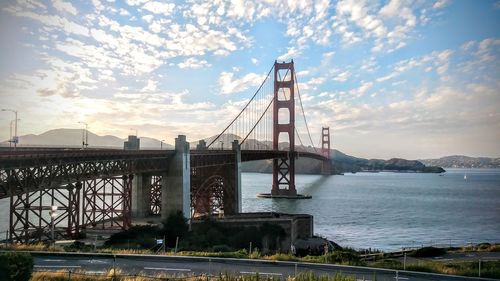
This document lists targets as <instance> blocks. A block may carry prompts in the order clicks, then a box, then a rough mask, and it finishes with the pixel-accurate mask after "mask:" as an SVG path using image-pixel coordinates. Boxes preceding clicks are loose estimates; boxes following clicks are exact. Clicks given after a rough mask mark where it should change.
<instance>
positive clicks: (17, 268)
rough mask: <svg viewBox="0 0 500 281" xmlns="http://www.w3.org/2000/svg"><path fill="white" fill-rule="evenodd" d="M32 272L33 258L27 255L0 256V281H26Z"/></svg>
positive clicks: (11, 253) (2, 254)
mask: <svg viewBox="0 0 500 281" xmlns="http://www.w3.org/2000/svg"><path fill="white" fill-rule="evenodd" d="M32 272H33V258H32V257H31V255H30V254H27V253H18V252H7V253H1V254H0V280H2V281H28V280H30V277H31V273H32Z"/></svg>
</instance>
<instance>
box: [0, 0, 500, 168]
mask: <svg viewBox="0 0 500 281" xmlns="http://www.w3.org/2000/svg"><path fill="white" fill-rule="evenodd" d="M0 36H1V37H0V38H1V40H0V62H1V66H0V104H1V107H2V108H13V109H17V110H19V112H20V118H21V121H20V123H19V135H23V134H28V133H34V134H39V133H42V132H44V131H47V130H49V129H55V128H81V125H80V124H78V122H79V121H84V122H87V123H89V127H90V130H91V131H93V132H95V133H97V134H101V135H105V134H112V135H116V136H119V137H125V136H126V135H128V134H131V133H132V131H131V130H130V128H136V129H138V131H139V136H149V137H155V138H158V139H167V140H170V141H167V142H170V143H172V142H173V138H174V137H175V136H176V135H178V134H185V135H187V136H188V139H189V140H197V139H200V138H203V137H208V136H211V135H214V134H216V133H218V132H220V131H221V130H222V129H223V128H224V127H225V125H226V124H227V123H228V122H229V120H230V119H231V118H232V116H234V112H235V108H234V107H235V106H234V105H237V104H241V103H243V102H244V101H246V100H247V99H248V98H249V97H250V96H251V95H252V94H253V92H254V91H255V89H256V87H258V85H259V84H260V82H261V79H262V77H264V76H265V74H266V73H267V71H268V70H269V68H270V66H271V65H272V64H273V62H274V60H275V59H278V60H289V59H292V58H293V59H294V61H295V68H296V71H297V76H298V80H299V81H300V89H301V93H302V98H303V102H304V107H305V112H306V115H307V119H308V121H309V125H310V129H311V132H312V133H313V138H314V139H319V134H320V129H321V126H330V128H331V129H332V133H333V147H334V148H337V149H340V150H341V151H343V152H346V153H349V154H353V155H356V156H362V157H370V158H374V157H377V158H390V157H405V158H412V159H414V158H426V157H440V156H444V155H450V154H466V155H471V156H500V63H499V57H500V1H486V0H483V1H467V0H462V1H459V0H437V1H431V0H416V1H405V0H388V1H386V0H382V1H379V2H377V1H364V0H339V1H331V2H329V1H326V0H318V1H313V0H301V1H295V0H288V1H286V0H256V1H241V0H240V1H238V0H234V1H224V0H215V1H207V2H204V1H197V0H193V1H185V2H184V1H182V2H173V1H169V2H160V1H158V2H157V1H145V0H126V1H119V0H92V1H68V0H54V1H40V0H18V1H15V0H8V1H1V3H0ZM12 119H13V115H12V114H10V113H8V112H0V139H2V140H5V139H8V137H9V124H10V121H11V120H12ZM299 130H300V131H301V132H303V131H304V128H299ZM21 141H22V140H21Z"/></svg>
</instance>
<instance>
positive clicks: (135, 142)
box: [123, 136, 141, 150]
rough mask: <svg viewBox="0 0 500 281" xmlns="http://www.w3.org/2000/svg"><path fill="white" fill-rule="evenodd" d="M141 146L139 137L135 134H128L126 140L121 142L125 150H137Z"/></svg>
mask: <svg viewBox="0 0 500 281" xmlns="http://www.w3.org/2000/svg"><path fill="white" fill-rule="evenodd" d="M140 148H141V139H140V138H138V137H137V136H128V140H126V141H125V142H124V143H123V149H125V150H139V149H140Z"/></svg>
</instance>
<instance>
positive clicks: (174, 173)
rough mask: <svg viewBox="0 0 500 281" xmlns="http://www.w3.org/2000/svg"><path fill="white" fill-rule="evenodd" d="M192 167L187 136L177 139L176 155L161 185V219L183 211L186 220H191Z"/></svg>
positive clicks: (170, 162)
mask: <svg viewBox="0 0 500 281" xmlns="http://www.w3.org/2000/svg"><path fill="white" fill-rule="evenodd" d="M190 171H191V165H190V153H189V143H188V142H187V141H186V136H184V135H179V136H178V137H177V138H176V139H175V155H174V156H173V157H172V158H171V159H170V161H169V164H168V170H167V173H166V174H164V175H163V177H162V178H163V180H162V184H161V217H162V219H165V218H167V217H168V216H169V215H170V214H172V213H176V212H178V211H181V212H182V213H183V215H184V217H185V218H188V219H189V218H191V211H190V205H191V174H190Z"/></svg>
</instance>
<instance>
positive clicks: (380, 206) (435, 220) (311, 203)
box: [242, 169, 500, 251]
mask: <svg viewBox="0 0 500 281" xmlns="http://www.w3.org/2000/svg"><path fill="white" fill-rule="evenodd" d="M464 175H466V180H464ZM271 179H272V176H271V175H269V174H251V173H245V174H243V181H242V182H243V192H242V193H243V211H244V212H255V211H263V210H265V211H273V212H283V213H307V214H312V215H313V216H314V232H315V234H317V235H320V236H323V237H326V238H328V239H330V240H332V241H335V242H336V243H338V244H340V245H341V246H348V247H352V248H356V249H368V248H371V249H380V250H385V251H390V250H398V249H401V248H402V247H418V246H422V245H450V244H451V245H465V244H468V243H480V242H500V169H447V172H446V173H444V174H441V175H439V174H423V173H391V172H380V173H356V174H346V175H344V176H318V175H299V176H297V177H296V186H297V191H298V192H299V193H302V194H309V195H312V199H302V200H285V199H261V198H256V197H255V194H256V193H259V192H263V193H264V192H270V189H271V186H270V183H271Z"/></svg>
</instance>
